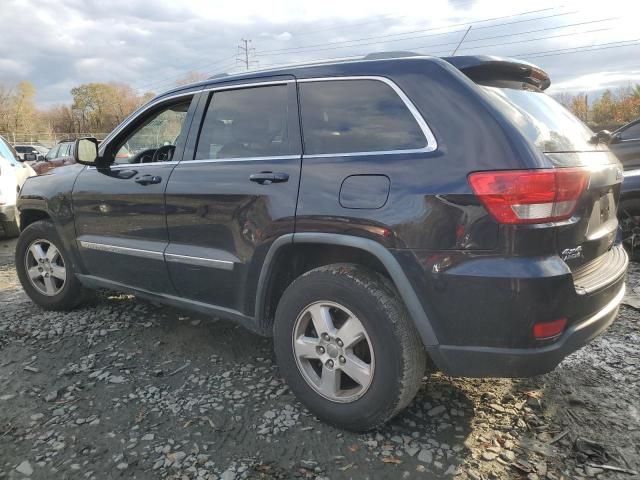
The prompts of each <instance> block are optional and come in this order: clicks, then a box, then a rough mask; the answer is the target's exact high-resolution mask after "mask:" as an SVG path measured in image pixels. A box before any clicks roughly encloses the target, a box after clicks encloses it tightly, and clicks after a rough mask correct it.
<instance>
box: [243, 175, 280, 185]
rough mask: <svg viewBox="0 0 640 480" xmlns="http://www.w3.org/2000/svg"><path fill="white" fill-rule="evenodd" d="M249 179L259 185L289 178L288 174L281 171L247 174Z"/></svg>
mask: <svg viewBox="0 0 640 480" xmlns="http://www.w3.org/2000/svg"><path fill="white" fill-rule="evenodd" d="M249 180H251V181H252V182H256V183H259V184H260V185H270V184H272V183H282V182H286V181H287V180H289V174H288V173H283V172H260V173H254V174H253V175H250V176H249Z"/></svg>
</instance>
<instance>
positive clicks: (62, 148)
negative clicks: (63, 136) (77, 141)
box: [33, 140, 75, 175]
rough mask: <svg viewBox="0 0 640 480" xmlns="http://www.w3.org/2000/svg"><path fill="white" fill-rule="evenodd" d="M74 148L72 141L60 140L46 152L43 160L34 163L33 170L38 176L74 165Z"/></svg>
mask: <svg viewBox="0 0 640 480" xmlns="http://www.w3.org/2000/svg"><path fill="white" fill-rule="evenodd" d="M74 148H75V145H74V140H62V141H61V142H59V143H58V144H57V145H55V146H54V147H53V148H52V149H51V150H49V151H48V152H47V155H46V156H45V157H44V160H42V161H39V162H37V163H35V164H34V165H33V169H34V170H35V171H36V173H37V174H38V175H42V174H44V173H47V172H50V171H51V170H53V169H54V168H58V167H63V166H65V165H71V164H73V163H75V160H74V157H73V155H74Z"/></svg>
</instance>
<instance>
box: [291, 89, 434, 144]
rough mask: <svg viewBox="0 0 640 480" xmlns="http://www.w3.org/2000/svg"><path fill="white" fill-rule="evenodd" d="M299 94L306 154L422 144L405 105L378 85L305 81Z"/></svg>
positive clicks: (420, 133) (420, 135) (421, 137)
mask: <svg viewBox="0 0 640 480" xmlns="http://www.w3.org/2000/svg"><path fill="white" fill-rule="evenodd" d="M300 96H301V105H302V130H303V136H304V145H305V153H307V154H310V155H314V154H341V153H367V152H386V151H392V150H412V149H419V148H424V147H425V146H426V145H427V140H426V138H425V136H424V133H423V132H422V130H421V128H420V126H419V125H418V123H417V121H416V119H415V117H414V116H413V114H412V113H411V112H410V111H409V109H408V108H407V105H406V104H405V103H404V102H403V101H402V99H401V98H400V97H399V96H398V94H397V93H396V92H395V91H394V90H393V89H392V88H391V87H390V86H389V85H387V84H386V83H383V82H381V81H378V80H364V79H363V80H322V81H313V82H304V83H301V84H300Z"/></svg>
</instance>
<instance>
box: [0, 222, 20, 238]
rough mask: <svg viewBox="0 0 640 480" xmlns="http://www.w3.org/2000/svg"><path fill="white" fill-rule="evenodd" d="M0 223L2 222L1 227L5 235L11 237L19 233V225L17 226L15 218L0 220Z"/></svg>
mask: <svg viewBox="0 0 640 480" xmlns="http://www.w3.org/2000/svg"><path fill="white" fill-rule="evenodd" d="M0 224H2V229H3V230H4V234H5V236H6V237H9V238H13V237H17V236H18V235H20V227H18V221H17V220H13V221H12V222H0Z"/></svg>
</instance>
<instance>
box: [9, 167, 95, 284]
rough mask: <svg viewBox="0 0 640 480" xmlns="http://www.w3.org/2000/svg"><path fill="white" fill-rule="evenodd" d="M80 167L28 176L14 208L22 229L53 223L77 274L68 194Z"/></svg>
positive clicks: (73, 226) (71, 206)
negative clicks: (44, 219) (36, 224)
mask: <svg viewBox="0 0 640 480" xmlns="http://www.w3.org/2000/svg"><path fill="white" fill-rule="evenodd" d="M83 168H85V167H84V166H82V165H69V166H68V167H63V168H59V169H57V170H56V172H55V173H53V174H49V175H41V176H37V177H29V178H28V179H27V181H26V182H25V183H24V185H23V186H22V189H21V190H20V195H19V196H18V200H17V205H16V206H17V209H18V215H19V217H20V227H21V228H22V229H24V228H26V227H27V226H28V225H29V224H30V223H33V222H34V221H37V220H41V219H43V218H48V219H49V220H51V221H52V222H53V224H54V226H55V227H56V230H57V232H58V235H59V236H60V239H61V240H62V248H63V249H64V251H65V253H66V254H67V257H68V258H69V260H70V261H71V265H72V267H73V270H74V271H75V272H78V271H79V266H80V263H79V261H78V260H79V259H78V256H77V248H76V242H75V238H76V231H75V223H74V219H73V201H72V193H73V185H74V184H75V181H76V178H77V177H78V174H79V173H80V172H81V171H82V169H83ZM23 220H24V221H23Z"/></svg>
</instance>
